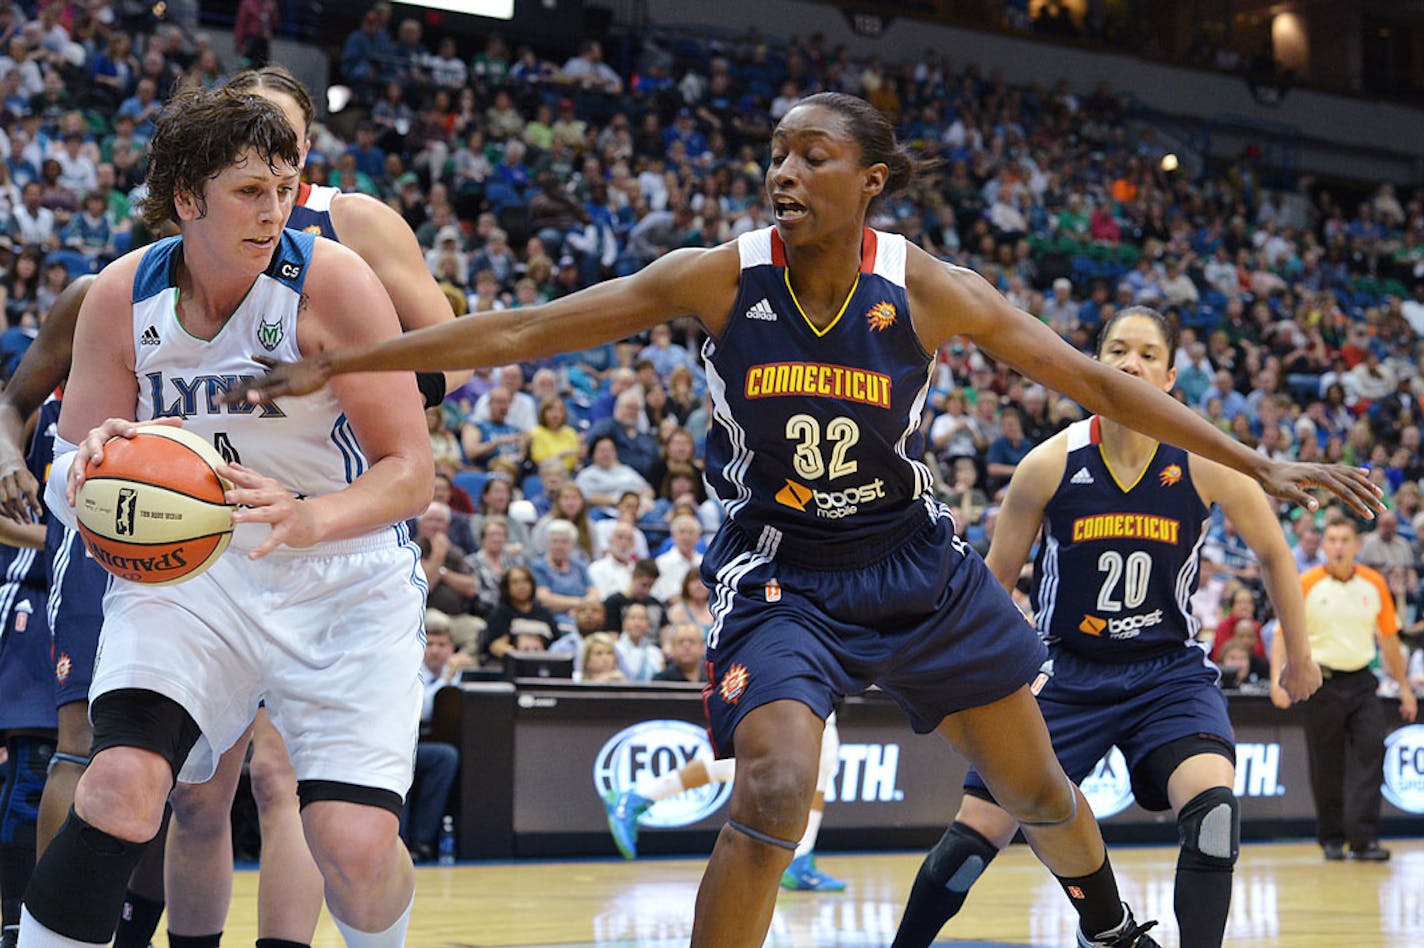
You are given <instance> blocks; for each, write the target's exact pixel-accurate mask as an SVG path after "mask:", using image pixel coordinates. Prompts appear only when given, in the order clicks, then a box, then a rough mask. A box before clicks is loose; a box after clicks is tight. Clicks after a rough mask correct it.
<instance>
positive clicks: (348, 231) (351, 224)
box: [330, 192, 415, 260]
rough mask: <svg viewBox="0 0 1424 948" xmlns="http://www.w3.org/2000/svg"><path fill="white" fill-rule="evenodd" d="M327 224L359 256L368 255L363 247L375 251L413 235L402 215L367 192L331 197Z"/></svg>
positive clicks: (411, 239)
mask: <svg viewBox="0 0 1424 948" xmlns="http://www.w3.org/2000/svg"><path fill="white" fill-rule="evenodd" d="M330 214H331V224H332V226H333V227H334V228H335V229H336V235H337V236H338V237H340V238H341V243H343V244H345V245H347V246H348V247H350V248H351V249H352V250H354V251H356V253H357V254H358V255H359V256H360V257H362V258H363V259H366V260H369V259H371V255H370V254H369V253H367V252H366V250H365V248H368V247H369V248H371V249H372V250H373V251H378V250H380V249H381V248H382V247H386V246H389V245H391V244H393V243H395V242H396V241H398V240H408V241H410V242H411V243H412V244H414V243H415V235H414V234H413V233H411V229H410V225H409V224H407V223H406V222H405V218H403V217H401V216H400V215H399V214H397V213H396V211H395V209H394V208H392V207H391V206H390V205H388V204H386V203H384V202H382V201H378V200H376V199H375V198H373V197H371V196H370V195H369V194H360V193H356V192H342V193H340V194H336V195H333V196H332V198H331V208H330Z"/></svg>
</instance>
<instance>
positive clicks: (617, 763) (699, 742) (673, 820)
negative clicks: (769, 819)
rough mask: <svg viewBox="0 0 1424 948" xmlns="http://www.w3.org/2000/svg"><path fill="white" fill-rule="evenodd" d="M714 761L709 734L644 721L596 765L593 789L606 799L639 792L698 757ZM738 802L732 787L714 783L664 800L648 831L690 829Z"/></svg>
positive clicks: (612, 742)
mask: <svg viewBox="0 0 1424 948" xmlns="http://www.w3.org/2000/svg"><path fill="white" fill-rule="evenodd" d="M699 756H700V757H706V758H710V757H711V756H712V745H711V744H709V743H708V741H707V731H706V730H705V729H703V728H701V727H698V726H697V725H696V724H689V723H687V722H686V721H668V720H663V721H644V722H643V723H642V724H635V725H633V726H632V727H627V728H624V729H623V730H621V731H619V732H618V733H617V734H615V735H613V736H612V737H610V738H609V739H608V741H607V742H606V743H605V744H604V745H603V747H601V748H600V749H599V751H598V756H597V757H595V758H594V761H593V787H594V790H595V791H596V792H597V793H598V795H599V796H600V797H607V796H608V795H609V794H612V795H613V796H614V797H616V796H617V795H618V794H620V793H622V792H623V791H624V790H636V789H637V788H638V785H639V784H640V783H645V782H647V781H648V780H651V779H653V778H655V777H661V776H663V775H665V774H669V773H671V772H673V771H674V770H677V769H678V768H679V767H683V766H685V765H687V764H689V763H691V762H692V760H693V759H694V758H696V757H699ZM731 796H732V785H731V784H730V783H709V784H707V785H705V786H702V787H697V788H696V789H693V790H687V791H684V792H682V793H679V794H678V795H677V796H675V797H669V798H668V799H666V800H660V801H658V802H657V803H655V804H653V806H652V809H650V810H648V812H647V813H645V814H643V817H642V819H640V820H639V821H638V822H639V823H641V824H642V825H643V826H653V827H664V828H666V827H672V826H687V825H689V824H691V823H696V822H697V821H698V820H702V819H706V818H707V817H709V816H711V815H712V814H713V813H716V812H717V811H718V810H719V809H721V808H722V804H724V803H726V802H727V800H729V799H730V798H731Z"/></svg>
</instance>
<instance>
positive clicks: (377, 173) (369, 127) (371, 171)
mask: <svg viewBox="0 0 1424 948" xmlns="http://www.w3.org/2000/svg"><path fill="white" fill-rule="evenodd" d="M346 153H347V154H349V155H354V156H355V158H356V170H357V171H359V172H361V173H362V174H364V175H366V176H367V177H368V178H370V179H371V180H372V181H383V180H385V177H386V153H385V152H384V151H382V150H381V148H380V146H379V145H377V144H376V126H375V125H373V124H372V123H370V122H362V123H361V124H360V125H359V126H358V127H357V129H356V144H354V145H352V146H351V147H350V148H347V149H346Z"/></svg>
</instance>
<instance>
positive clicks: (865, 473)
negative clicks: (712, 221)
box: [703, 228, 932, 546]
mask: <svg viewBox="0 0 1424 948" xmlns="http://www.w3.org/2000/svg"><path fill="white" fill-rule="evenodd" d="M737 248H738V251H739V252H740V254H741V261H742V275H741V282H740V287H739V289H738V293H737V299H736V302H735V303H734V305H733V309H732V313H731V316H730V318H729V319H728V321H727V325H726V328H725V330H724V331H723V333H722V337H721V339H719V340H716V341H715V342H714V341H711V340H709V341H708V343H707V344H706V346H705V347H704V351H703V354H704V356H705V357H706V361H707V383H708V388H709V390H710V392H711V395H712V399H713V403H714V420H715V424H713V425H712V427H711V429H710V430H709V432H708V436H707V481H708V484H709V486H710V487H711V488H712V490H713V491H714V492H715V493H716V494H717V496H718V497H719V498H720V499H721V501H722V503H723V504H724V505H725V506H726V509H727V513H728V516H730V517H731V518H732V519H733V521H734V522H736V523H737V524H739V525H741V527H742V528H743V529H744V530H749V531H750V532H752V533H753V534H756V533H760V532H761V531H764V530H766V529H768V528H769V529H770V530H772V531H774V532H775V537H776V539H777V540H778V541H779V538H780V536H782V535H785V536H786V537H788V538H790V539H792V540H797V541H802V542H811V543H816V542H824V541H825V539H826V537H827V532H828V530H829V531H832V532H833V535H834V536H835V541H834V542H835V545H837V546H840V545H841V544H842V543H853V542H854V541H856V540H857V539H859V538H864V537H870V536H874V535H875V534H877V533H880V532H882V531H884V530H885V529H887V528H889V527H891V526H893V525H894V524H896V523H897V522H899V521H901V520H903V519H904V517H905V516H907V510H908V508H910V507H911V506H913V505H916V504H922V505H925V510H926V515H927V516H928V515H929V506H928V498H929V492H930V487H931V480H930V473H929V470H928V468H926V467H925V465H924V464H923V463H922V462H921V461H920V460H919V458H920V457H921V456H922V454H923V444H922V440H923V439H922V438H921V436H920V434H919V427H920V419H921V412H922V411H923V409H924V404H925V396H926V394H927V392H928V390H929V382H930V368H931V364H932V360H931V358H930V356H929V354H928V353H926V352H925V351H924V347H923V346H921V345H920V341H919V339H918V338H917V337H916V335H915V327H914V325H913V324H912V323H911V320H910V310H909V298H908V295H907V293H906V291H905V241H904V238H902V237H900V236H898V235H894V234H885V233H880V232H877V231H873V230H870V229H866V231H865V235H864V239H863V241H862V247H861V268H860V274H859V276H858V278H857V280H856V283H855V284H854V286H853V288H852V289H851V291H850V295H849V296H848V297H847V299H846V301H845V304H844V305H843V307H842V308H841V311H840V312H839V313H838V314H836V316H835V318H834V319H833V320H832V322H831V323H830V325H828V326H827V327H826V328H825V329H824V330H818V329H816V328H815V327H814V326H812V324H811V322H810V320H809V319H807V318H806V316H805V314H804V313H803V312H802V310H801V306H800V304H799V303H798V302H797V300H796V296H795V293H794V292H793V291H792V289H791V282H790V278H789V276H788V270H787V268H786V255H785V250H784V248H783V246H782V243H781V238H780V236H779V235H778V234H777V233H776V231H775V229H774V228H767V229H765V230H758V231H754V232H752V233H749V234H743V235H742V236H741V237H740V238H738V240H737Z"/></svg>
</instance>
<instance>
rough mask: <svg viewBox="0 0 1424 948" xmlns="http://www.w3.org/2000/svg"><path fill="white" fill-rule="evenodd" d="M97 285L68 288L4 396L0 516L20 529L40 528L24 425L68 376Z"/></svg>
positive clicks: (84, 279) (0, 398)
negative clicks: (83, 308) (88, 298)
mask: <svg viewBox="0 0 1424 948" xmlns="http://www.w3.org/2000/svg"><path fill="white" fill-rule="evenodd" d="M93 282H94V277H92V276H81V277H79V278H78V279H77V280H75V281H74V282H73V283H71V284H69V286H67V287H65V288H64V292H63V293H60V294H59V297H58V299H56V300H55V301H54V305H52V306H51V307H50V309H49V315H48V316H46V317H45V321H44V322H43V323H41V324H40V331H39V335H37V336H36V337H35V341H34V342H32V343H30V348H29V349H28V350H27V351H26V352H25V357H24V358H23V359H21V360H20V364H19V366H18V367H17V368H16V369H15V374H14V375H13V376H11V377H10V382H9V384H8V385H6V386H5V390H4V392H0V515H3V516H5V517H8V518H9V519H11V520H14V521H16V522H18V523H22V524H25V523H37V522H39V517H40V503H39V494H38V491H39V490H40V489H41V488H40V486H39V485H38V484H37V483H36V482H35V478H34V475H32V474H31V473H30V469H29V467H27V466H26V464H25V439H24V436H23V430H24V426H25V419H26V418H28V417H30V415H31V414H33V413H34V412H35V411H36V410H37V409H38V408H39V407H40V405H42V404H44V400H45V399H46V398H48V397H49V395H50V393H51V392H53V391H54V390H55V389H56V388H58V387H59V386H60V384H61V383H62V382H63V381H64V379H65V377H66V376H68V375H69V362H70V359H71V358H72V356H73V352H74V326H75V323H76V322H78V320H79V306H80V304H81V303H83V302H84V294H85V293H87V292H88V291H89V285H90V284H91V283H93ZM4 542H7V543H8V542H10V541H8V540H6V541H4ZM12 545H13V544H12Z"/></svg>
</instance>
